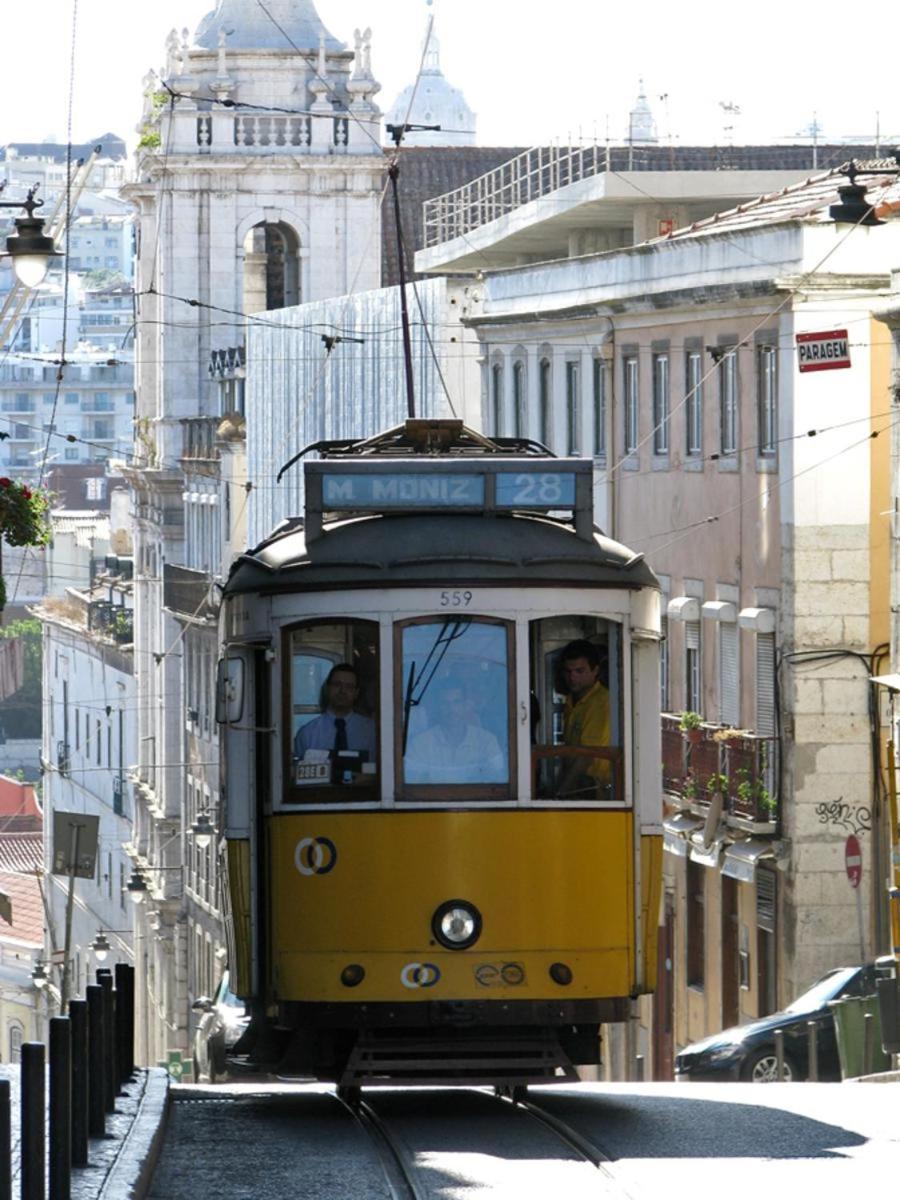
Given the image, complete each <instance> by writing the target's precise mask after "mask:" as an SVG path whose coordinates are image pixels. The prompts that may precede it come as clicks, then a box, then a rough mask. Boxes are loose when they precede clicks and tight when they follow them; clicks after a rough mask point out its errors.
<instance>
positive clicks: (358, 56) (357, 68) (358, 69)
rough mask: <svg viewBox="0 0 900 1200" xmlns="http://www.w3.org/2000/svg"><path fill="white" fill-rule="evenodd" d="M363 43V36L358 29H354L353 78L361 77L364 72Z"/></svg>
mask: <svg viewBox="0 0 900 1200" xmlns="http://www.w3.org/2000/svg"><path fill="white" fill-rule="evenodd" d="M362 44H363V36H362V34H361V33H360V31H359V30H358V29H354V30H353V74H352V76H351V79H361V78H362V74H363V69H362V64H363V55H362Z"/></svg>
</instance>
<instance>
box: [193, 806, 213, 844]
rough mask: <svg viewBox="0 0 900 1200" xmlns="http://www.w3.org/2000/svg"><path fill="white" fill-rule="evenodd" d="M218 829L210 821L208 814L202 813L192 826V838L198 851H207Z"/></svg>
mask: <svg viewBox="0 0 900 1200" xmlns="http://www.w3.org/2000/svg"><path fill="white" fill-rule="evenodd" d="M215 832H216V829H215V826H214V825H213V823H212V821H210V819H209V813H208V812H202V813H200V814H199V815H198V817H197V820H196V821H195V822H194V823H193V825H192V826H191V836H192V837H193V839H194V845H195V846H196V847H197V849H198V850H205V849H206V847H207V846H208V845H209V844H210V842H211V841H212V840H213V836H214V835H215Z"/></svg>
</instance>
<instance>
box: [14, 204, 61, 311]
mask: <svg viewBox="0 0 900 1200" xmlns="http://www.w3.org/2000/svg"><path fill="white" fill-rule="evenodd" d="M37 189H38V185H37V184H35V186H34V187H33V188H30V189H29V191H28V195H27V196H26V197H25V199H24V200H0V208H24V209H25V214H26V215H25V216H24V217H16V220H15V226H16V232H15V233H14V234H12V235H11V236H10V237H8V238H7V239H6V252H7V254H8V255H9V257H10V258H11V259H12V260H13V269H14V270H15V272H16V277H17V278H18V280H19V282H20V283H21V284H23V285H24V286H25V287H28V288H33V287H37V285H38V284H39V283H41V281H42V280H43V278H44V276H45V275H46V274H47V268H48V267H49V266H50V260H51V259H52V258H61V257H62V255H61V254H60V253H59V251H58V250H57V249H56V245H55V243H54V241H53V238H51V237H47V236H46V235H45V233H44V222H43V219H42V218H41V217H36V216H35V215H34V211H35V209H36V208H41V207H43V204H44V201H43V200H36V199H35V193H36V192H37Z"/></svg>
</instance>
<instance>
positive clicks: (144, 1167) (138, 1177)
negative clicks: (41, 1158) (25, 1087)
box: [0, 1065, 169, 1200]
mask: <svg viewBox="0 0 900 1200" xmlns="http://www.w3.org/2000/svg"><path fill="white" fill-rule="evenodd" d="M0 1078H3V1079H8V1080H9V1081H10V1091H11V1093H12V1114H11V1120H12V1179H13V1195H18V1193H19V1188H20V1183H19V1140H20V1136H21V1124H20V1117H19V1093H20V1085H19V1069H18V1067H17V1066H10V1065H4V1066H0ZM168 1093H169V1076H168V1072H166V1071H164V1070H161V1069H160V1068H158V1067H154V1068H153V1069H151V1070H138V1071H135V1074H134V1078H133V1079H132V1080H131V1082H130V1083H127V1084H126V1085H125V1086H124V1087H123V1089H122V1094H121V1095H120V1096H117V1097H116V1107H115V1112H113V1113H110V1114H108V1115H107V1118H106V1136H105V1137H104V1138H91V1140H90V1142H89V1143H88V1161H89V1165H88V1166H86V1167H73V1168H72V1200H141V1197H142V1196H143V1195H144V1192H145V1189H146V1187H147V1184H148V1183H149V1177H150V1174H151V1172H152V1169H153V1163H154V1159H155V1155H156V1153H157V1151H158V1149H159V1143H160V1141H161V1139H162V1133H163V1128H164V1123H165V1116H166V1105H167V1100H168Z"/></svg>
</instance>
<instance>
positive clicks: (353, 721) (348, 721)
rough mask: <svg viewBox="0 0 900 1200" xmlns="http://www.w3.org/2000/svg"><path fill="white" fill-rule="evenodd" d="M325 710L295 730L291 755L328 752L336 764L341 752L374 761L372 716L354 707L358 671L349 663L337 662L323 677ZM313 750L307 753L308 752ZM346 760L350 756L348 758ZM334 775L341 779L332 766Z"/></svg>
mask: <svg viewBox="0 0 900 1200" xmlns="http://www.w3.org/2000/svg"><path fill="white" fill-rule="evenodd" d="M323 692H324V702H325V703H324V711H323V712H322V713H321V715H320V716H318V717H314V718H313V720H311V721H309V722H307V724H306V725H303V726H301V728H300V729H298V730H297V733H296V735H295V737H294V757H295V758H296V759H299V760H301V761H302V760H303V759H304V758H307V757H309V758H310V759H318V758H319V757H320V756H324V755H327V756H328V757H330V758H331V760H332V762H333V763H334V764H335V767H336V768H337V765H338V761H339V757H340V755H342V754H344V755H348V754H349V755H351V756H352V755H356V756H358V761H360V762H370V763H373V762H374V761H375V755H376V731H375V722H374V721H373V720H372V718H371V717H367V716H364V715H363V714H362V713H359V712H357V711H356V703H357V700H358V699H359V673H358V672H357V670H356V667H354V666H352V665H351V664H350V663H338V664H337V666H335V667H332V668H331V670H330V671H329V672H328V677H327V679H326V680H325V686H324V688H323ZM310 751H311V752H313V753H311V754H310V753H309V752H310ZM348 761H349V760H348ZM334 777H335V779H336V780H337V781H341V780H342V775H341V774H339V773H338V771H337V769H335V772H334Z"/></svg>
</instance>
